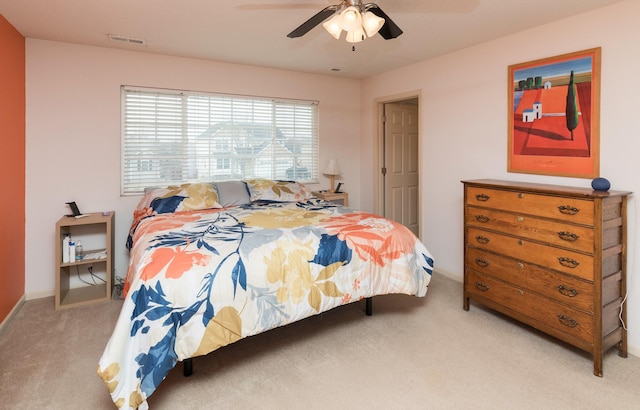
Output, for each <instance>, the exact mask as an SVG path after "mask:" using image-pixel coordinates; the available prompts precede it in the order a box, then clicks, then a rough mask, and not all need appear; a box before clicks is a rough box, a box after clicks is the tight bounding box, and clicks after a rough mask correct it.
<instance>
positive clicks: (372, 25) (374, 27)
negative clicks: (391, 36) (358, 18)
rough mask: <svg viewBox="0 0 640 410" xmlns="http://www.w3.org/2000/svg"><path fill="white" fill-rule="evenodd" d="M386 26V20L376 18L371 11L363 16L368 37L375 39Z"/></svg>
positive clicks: (363, 23)
mask: <svg viewBox="0 0 640 410" xmlns="http://www.w3.org/2000/svg"><path fill="white" fill-rule="evenodd" d="M383 25H384V19H383V18H381V17H378V16H376V15H375V14H373V13H372V12H370V11H366V12H365V13H364V14H363V15H362V26H363V27H364V30H365V31H366V32H367V36H368V37H373V36H374V35H375V34H376V33H377V32H378V31H379V30H380V29H381V28H382V26H383Z"/></svg>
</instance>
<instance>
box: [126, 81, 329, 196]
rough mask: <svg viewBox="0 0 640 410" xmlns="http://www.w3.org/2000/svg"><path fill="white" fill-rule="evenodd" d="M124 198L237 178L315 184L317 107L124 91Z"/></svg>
mask: <svg viewBox="0 0 640 410" xmlns="http://www.w3.org/2000/svg"><path fill="white" fill-rule="evenodd" d="M121 167H122V172H121V178H122V181H121V194H122V195H134V194H141V193H142V192H143V191H144V188H145V187H150V186H166V185H173V184H179V183H184V182H197V181H216V180H218V181H219V180H225V179H242V178H268V179H289V180H290V179H295V180H298V181H301V182H317V181H318V103H317V101H301V100H282V99H274V98H260V97H247V96H234V95H226V94H207V93H198V92H190V91H177V90H161V89H148V88H138V87H129V86H123V87H122V155H121Z"/></svg>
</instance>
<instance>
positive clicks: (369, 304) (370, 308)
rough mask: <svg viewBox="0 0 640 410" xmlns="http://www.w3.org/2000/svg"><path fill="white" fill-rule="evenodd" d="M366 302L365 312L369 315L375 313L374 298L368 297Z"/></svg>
mask: <svg viewBox="0 0 640 410" xmlns="http://www.w3.org/2000/svg"><path fill="white" fill-rule="evenodd" d="M365 303H366V307H365V313H366V314H367V316H371V315H373V298H366V299H365Z"/></svg>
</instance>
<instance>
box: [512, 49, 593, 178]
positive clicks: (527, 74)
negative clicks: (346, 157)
mask: <svg viewBox="0 0 640 410" xmlns="http://www.w3.org/2000/svg"><path fill="white" fill-rule="evenodd" d="M600 51H601V49H600V48H599V47H598V48H593V49H589V50H584V51H578V52H575V53H570V54H563V55H559V56H555V57H549V58H544V59H541V60H535V61H529V62H527V63H521V64H514V65H510V66H509V83H508V88H509V102H508V104H509V107H508V111H509V116H508V123H509V126H508V130H509V141H508V159H507V171H508V172H517V173H524V174H542V175H556V176H566V177H576V178H595V177H597V176H599V173H600Z"/></svg>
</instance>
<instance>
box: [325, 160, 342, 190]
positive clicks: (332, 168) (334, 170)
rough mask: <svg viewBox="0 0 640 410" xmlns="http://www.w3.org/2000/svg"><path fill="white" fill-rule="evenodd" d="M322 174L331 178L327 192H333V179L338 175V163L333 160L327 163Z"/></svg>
mask: <svg viewBox="0 0 640 410" xmlns="http://www.w3.org/2000/svg"><path fill="white" fill-rule="evenodd" d="M322 173H323V174H325V175H329V176H330V177H331V189H330V190H329V192H331V193H333V192H335V177H336V175H340V173H341V172H340V167H339V166H338V161H337V160H335V159H330V160H329V163H328V164H327V166H326V167H325V169H324V171H322Z"/></svg>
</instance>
